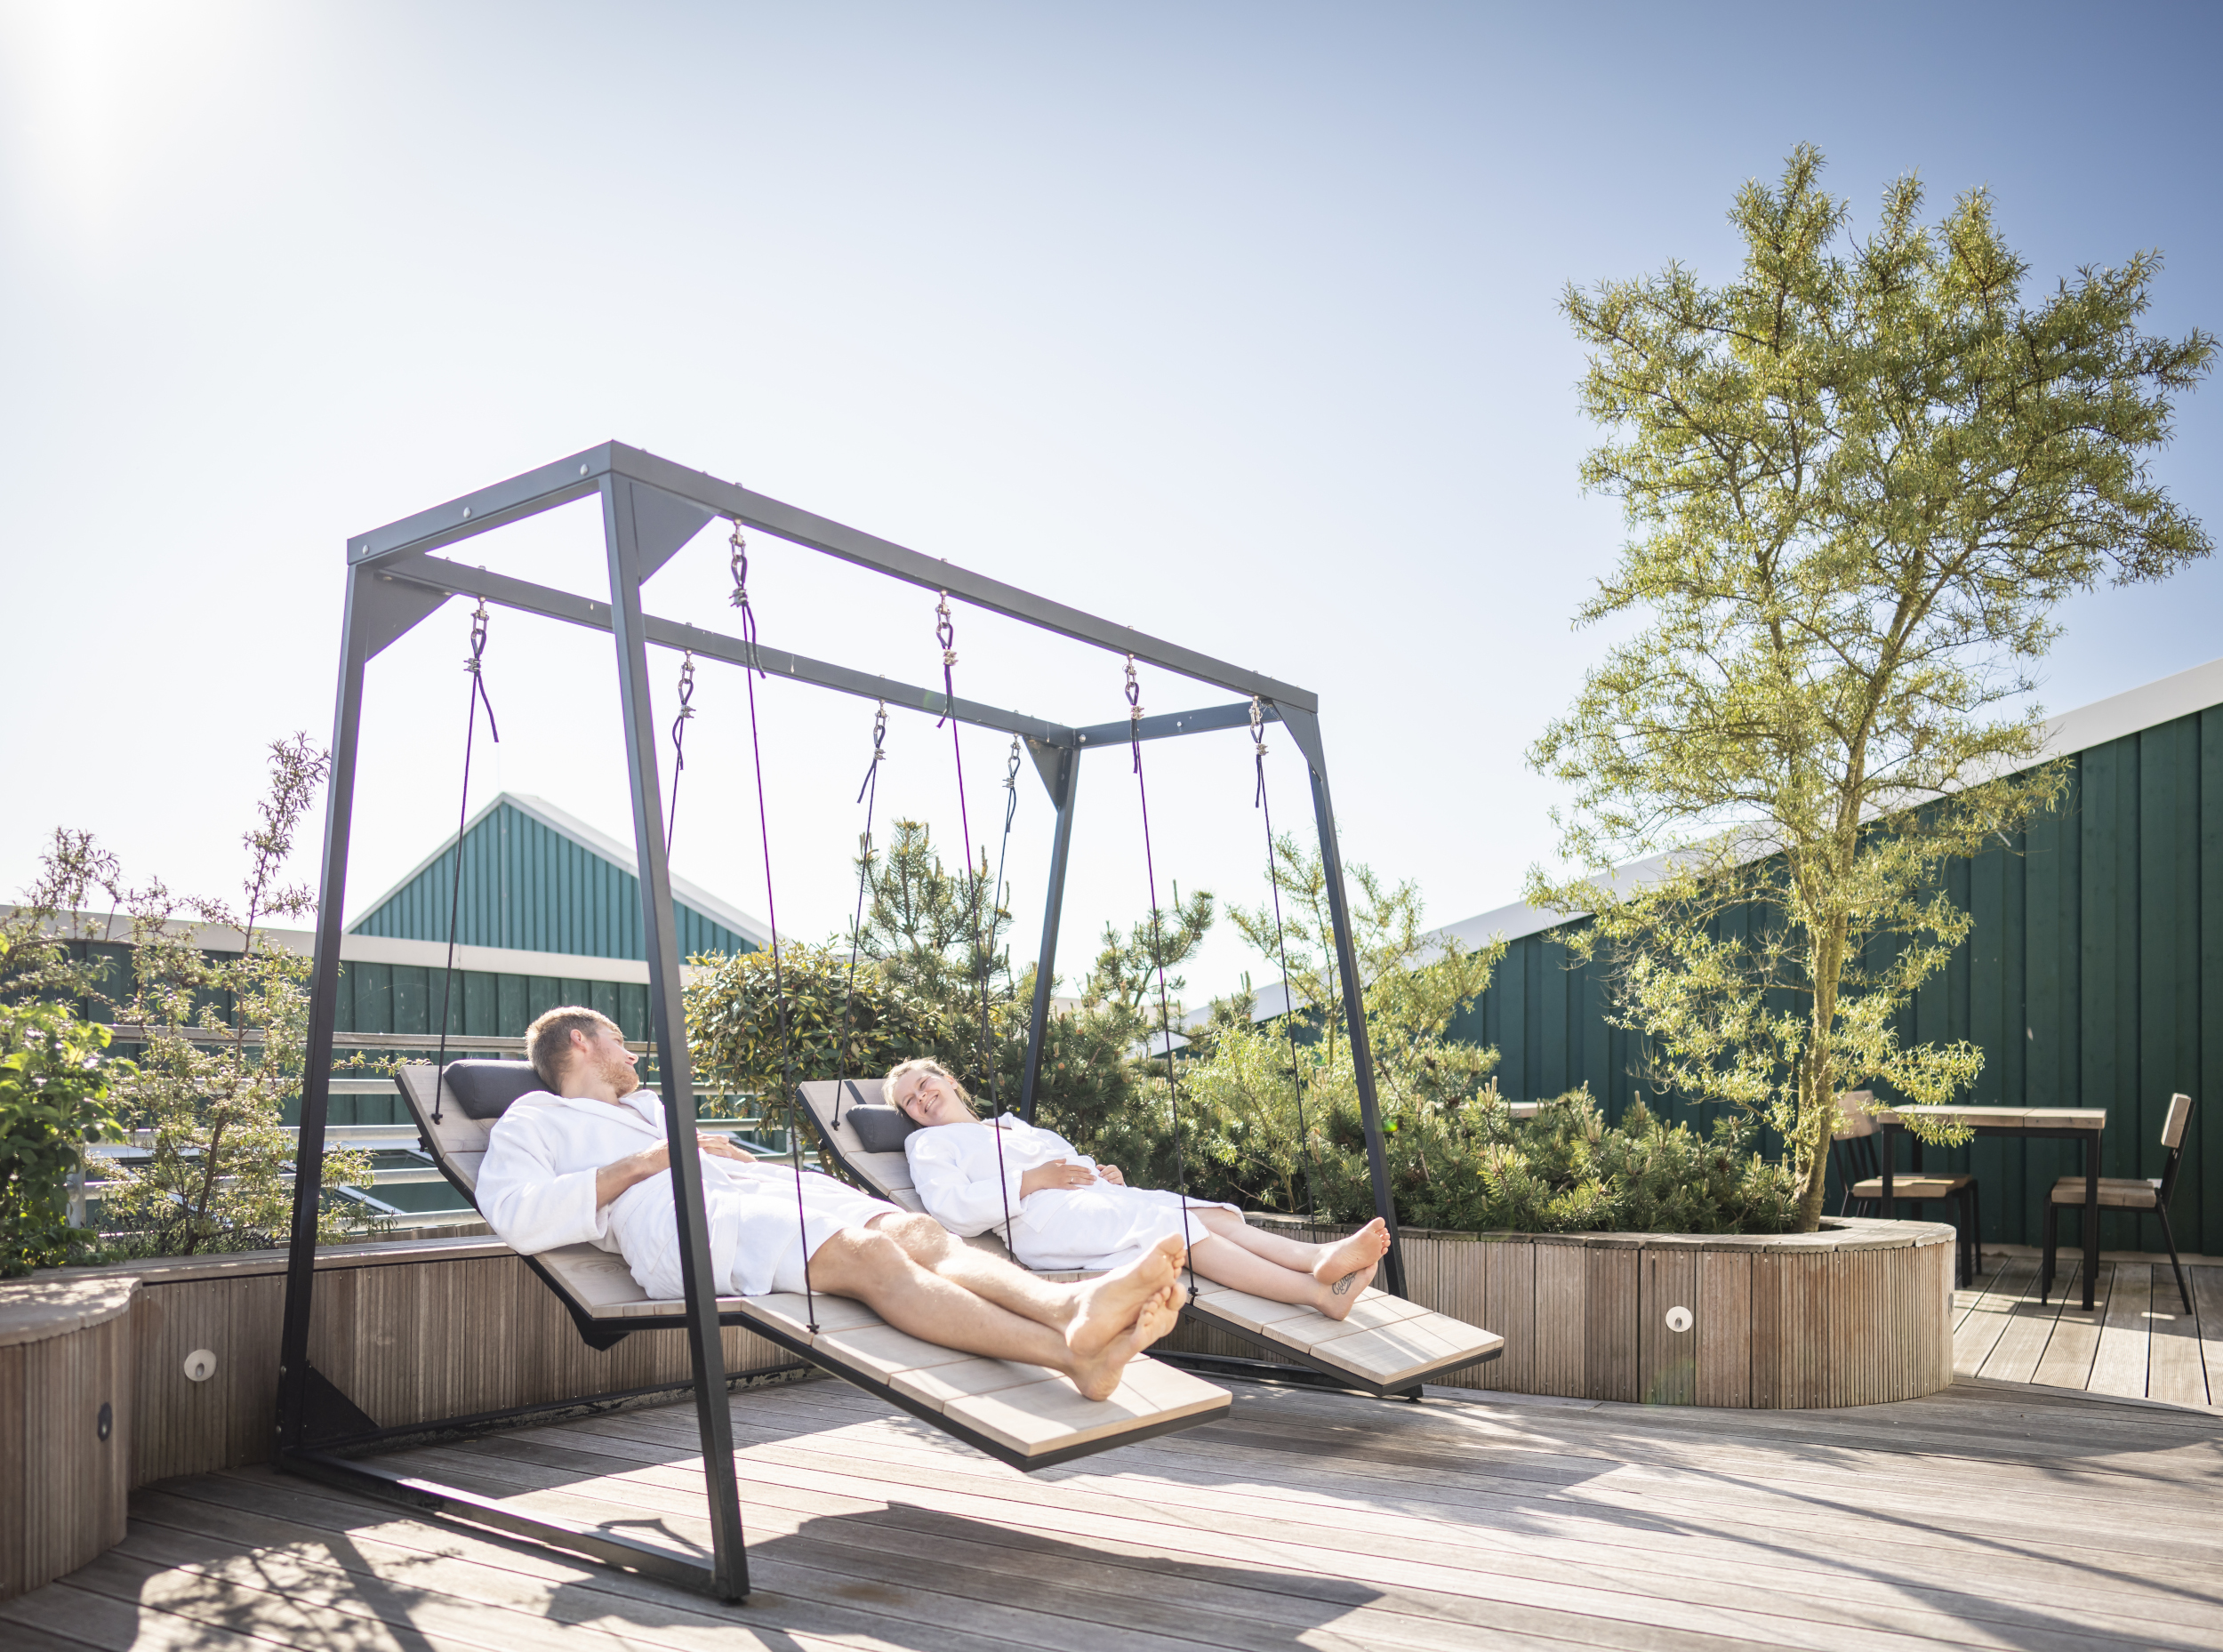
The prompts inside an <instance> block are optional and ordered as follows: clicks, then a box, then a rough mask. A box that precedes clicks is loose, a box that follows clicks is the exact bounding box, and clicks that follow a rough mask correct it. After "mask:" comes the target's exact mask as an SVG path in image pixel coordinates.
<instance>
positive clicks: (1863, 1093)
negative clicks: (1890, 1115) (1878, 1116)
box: [1830, 1090, 1875, 1142]
mask: <svg viewBox="0 0 2223 1652" xmlns="http://www.w3.org/2000/svg"><path fill="white" fill-rule="evenodd" d="M1874 1102H1875V1092H1874V1090H1847V1091H1845V1092H1843V1093H1842V1095H1839V1096H1838V1097H1837V1124H1836V1127H1835V1128H1834V1129H1833V1130H1832V1131H1831V1132H1830V1134H1831V1135H1834V1136H1835V1137H1836V1138H1837V1139H1838V1140H1839V1141H1841V1142H1842V1141H1845V1140H1847V1139H1849V1138H1850V1137H1852V1136H1856V1135H1874V1134H1875V1115H1874V1114H1873V1113H1871V1112H1870V1111H1868V1109H1869V1108H1870V1107H1871V1106H1872V1105H1874Z"/></svg>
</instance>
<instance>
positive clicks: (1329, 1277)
mask: <svg viewBox="0 0 2223 1652" xmlns="http://www.w3.org/2000/svg"><path fill="white" fill-rule="evenodd" d="M1389 1243H1390V1241H1389V1228H1388V1226H1387V1225H1386V1224H1385V1223H1384V1222H1383V1221H1382V1218H1381V1217H1379V1216H1376V1217H1375V1218H1374V1220H1373V1221H1371V1222H1369V1223H1367V1224H1366V1226H1364V1227H1362V1228H1360V1230H1359V1231H1357V1232H1356V1233H1353V1234H1352V1236H1351V1237H1350V1238H1349V1239H1338V1240H1336V1242H1335V1243H1334V1244H1333V1245H1325V1246H1322V1247H1320V1260H1319V1261H1318V1262H1315V1263H1313V1264H1312V1277H1313V1278H1314V1279H1318V1280H1319V1281H1320V1283H1321V1284H1322V1285H1333V1284H1335V1282H1336V1280H1338V1279H1342V1278H1343V1277H1344V1275H1345V1274H1346V1273H1356V1272H1357V1271H1359V1270H1360V1269H1361V1268H1370V1267H1372V1265H1373V1264H1374V1263H1377V1262H1379V1261H1381V1260H1382V1258H1383V1257H1384V1256H1385V1255H1388V1254H1389Z"/></svg>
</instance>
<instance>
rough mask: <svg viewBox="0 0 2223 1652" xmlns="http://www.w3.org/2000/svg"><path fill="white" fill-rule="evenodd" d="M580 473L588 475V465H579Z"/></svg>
mask: <svg viewBox="0 0 2223 1652" xmlns="http://www.w3.org/2000/svg"><path fill="white" fill-rule="evenodd" d="M579 474H580V475H581V476H584V475H586V474H587V467H586V466H584V465H581V466H580V467H579Z"/></svg>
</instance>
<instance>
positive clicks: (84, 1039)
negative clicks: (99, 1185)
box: [0, 1004, 122, 1279]
mask: <svg viewBox="0 0 2223 1652" xmlns="http://www.w3.org/2000/svg"><path fill="white" fill-rule="evenodd" d="M107 1048H108V1032H107V1030H106V1029H105V1028H102V1027H99V1026H95V1025H92V1024H91V1023H89V1022H82V1021H79V1020H78V1019H77V1018H76V1016H74V1015H72V1014H69V1012H68V1010H66V1009H64V1008H62V1007H61V1006H59V1005H54V1004H19V1005H0V1279H16V1278H20V1276H21V1275H23V1274H26V1273H28V1272H29V1271H31V1270H32V1269H34V1268H51V1267H56V1266H59V1265H60V1264H61V1263H65V1262H68V1261H69V1260H71V1258H72V1256H73V1255H76V1254H77V1253H79V1252H82V1251H84V1250H86V1249H88V1248H90V1247H91V1244H92V1241H93V1239H94V1238H95V1236H94V1235H92V1234H91V1233H88V1232H87V1231H85V1230H84V1229H82V1228H73V1227H71V1226H70V1225H69V1188H68V1183H69V1176H70V1175H71V1173H72V1172H74V1171H76V1169H77V1168H78V1166H79V1164H80V1162H81V1161H80V1158H79V1155H80V1153H81V1151H82V1150H83V1148H84V1143H87V1142H95V1141H101V1140H113V1139H115V1137H116V1134H117V1131H116V1115H115V1113H114V1112H113V1111H111V1110H110V1109H109V1107H108V1101H107V1096H108V1079H109V1073H110V1066H111V1064H110V1063H108V1061H107V1060H106V1059H105V1056H104V1054H103V1053H104V1052H105V1051H106V1050H107ZM116 1065H117V1066H121V1065H122V1063H116Z"/></svg>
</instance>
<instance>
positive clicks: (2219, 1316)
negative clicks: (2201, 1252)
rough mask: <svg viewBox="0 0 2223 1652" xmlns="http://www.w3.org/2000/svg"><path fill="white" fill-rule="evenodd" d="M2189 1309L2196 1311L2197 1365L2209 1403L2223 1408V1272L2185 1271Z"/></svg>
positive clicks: (2190, 1269)
mask: <svg viewBox="0 0 2223 1652" xmlns="http://www.w3.org/2000/svg"><path fill="white" fill-rule="evenodd" d="M2185 1274H2186V1277H2187V1278H2188V1279H2191V1281H2192V1305H2193V1306H2194V1307H2195V1309H2197V1310H2198V1311H2199V1319H2200V1362H2201V1364H2202V1365H2203V1367H2205V1368H2206V1371H2207V1376H2208V1403H2209V1404H2210V1405H2214V1406H2223V1268H2187V1269H2186V1270H2185Z"/></svg>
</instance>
